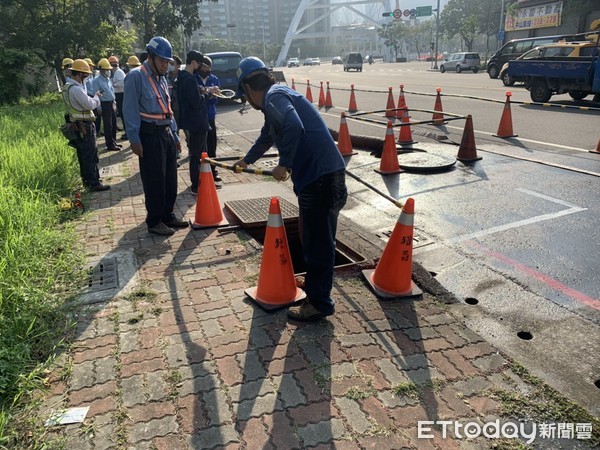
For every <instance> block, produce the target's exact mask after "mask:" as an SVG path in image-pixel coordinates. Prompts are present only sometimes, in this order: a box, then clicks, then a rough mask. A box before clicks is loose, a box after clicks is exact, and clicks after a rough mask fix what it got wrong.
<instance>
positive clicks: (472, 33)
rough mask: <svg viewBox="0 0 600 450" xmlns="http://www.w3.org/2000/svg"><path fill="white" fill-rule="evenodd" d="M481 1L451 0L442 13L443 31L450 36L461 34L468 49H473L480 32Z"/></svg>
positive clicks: (441, 25) (441, 24)
mask: <svg viewBox="0 0 600 450" xmlns="http://www.w3.org/2000/svg"><path fill="white" fill-rule="evenodd" d="M480 3H482V2H480V1H479V0H450V1H449V2H448V4H447V5H446V7H445V8H444V10H443V11H442V13H441V14H440V27H441V29H442V32H443V33H444V34H445V35H446V36H448V37H449V38H452V37H453V36H455V35H457V34H459V35H460V36H461V38H462V40H463V42H464V44H465V47H466V48H467V50H468V51H472V49H473V43H474V41H475V37H477V33H478V32H479V29H478V22H479V15H480V11H481V5H480ZM485 3H487V2H485ZM484 6H485V7H487V5H484Z"/></svg>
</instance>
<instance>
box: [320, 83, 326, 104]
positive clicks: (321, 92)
mask: <svg viewBox="0 0 600 450" xmlns="http://www.w3.org/2000/svg"><path fill="white" fill-rule="evenodd" d="M318 105H319V108H321V107H323V106H325V92H324V91H323V82H322V81H321V89H320V90H319V103H318Z"/></svg>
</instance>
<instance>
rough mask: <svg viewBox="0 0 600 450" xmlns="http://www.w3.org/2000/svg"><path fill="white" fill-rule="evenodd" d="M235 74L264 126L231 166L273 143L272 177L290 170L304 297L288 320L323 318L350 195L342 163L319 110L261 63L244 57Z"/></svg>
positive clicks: (283, 175) (326, 313) (252, 158)
mask: <svg viewBox="0 0 600 450" xmlns="http://www.w3.org/2000/svg"><path fill="white" fill-rule="evenodd" d="M237 75H238V80H239V85H238V93H237V94H238V96H241V95H244V96H245V97H246V99H247V100H248V102H249V103H250V105H252V107H253V108H254V109H258V110H260V111H262V113H263V114H264V116H265V123H264V125H263V127H262V129H261V131H260V136H259V137H258V138H257V139H256V141H255V143H254V145H252V147H251V148H250V150H249V151H248V153H246V156H244V158H243V159H241V160H239V161H238V162H236V163H235V165H236V166H238V167H241V168H246V167H247V166H248V165H249V164H252V163H254V162H255V161H257V160H258V159H259V158H260V157H261V156H262V155H264V153H265V152H266V151H267V150H268V149H269V148H270V147H271V146H272V145H274V144H275V145H276V146H277V149H278V150H279V164H278V165H277V166H276V167H275V168H274V169H273V177H274V178H275V179H276V180H278V181H284V180H286V179H287V178H288V177H289V176H290V175H289V173H290V172H291V178H292V182H293V185H294V192H295V193H296V195H297V196H298V207H299V212H300V218H299V220H300V222H299V225H300V238H301V241H302V250H303V254H304V261H305V262H306V276H305V286H304V289H305V291H306V294H307V299H306V301H304V303H302V304H301V305H300V306H293V307H290V308H289V310H288V317H289V318H290V319H292V320H297V321H316V320H320V319H323V318H324V317H326V316H329V315H331V314H333V313H334V310H335V304H334V301H333V299H332V298H331V289H332V285H333V267H334V265H335V235H336V230H337V221H338V216H339V212H340V210H341V209H342V208H343V206H344V205H345V204H346V199H347V196H348V192H347V190H346V182H345V163H344V159H343V158H342V156H341V154H340V152H339V151H338V149H337V146H336V145H335V142H334V141H333V139H332V137H331V134H330V133H329V130H328V129H327V125H326V124H325V122H324V121H323V118H322V117H321V115H320V114H319V111H317V109H316V108H315V107H314V106H313V105H312V103H310V102H309V101H308V100H306V98H305V97H304V96H303V95H301V94H299V93H298V92H296V91H294V90H293V89H291V88H289V87H287V86H283V85H279V84H277V83H276V81H275V78H274V77H273V74H272V73H270V72H269V70H268V68H267V67H266V66H265V64H264V63H263V62H262V61H261V60H260V59H258V58H255V57H248V58H244V59H243V60H242V61H241V62H240V65H239V68H238V71H237Z"/></svg>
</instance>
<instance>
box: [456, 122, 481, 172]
mask: <svg viewBox="0 0 600 450" xmlns="http://www.w3.org/2000/svg"><path fill="white" fill-rule="evenodd" d="M456 159H458V160H459V161H461V162H463V163H471V162H474V161H479V160H480V159H481V157H480V156H477V148H476V147H475V134H474V132H473V118H472V117H471V115H470V114H469V115H468V116H467V121H466V122H465V129H464V131H463V135H462V139H461V141H460V146H459V147H458V155H457V156H456Z"/></svg>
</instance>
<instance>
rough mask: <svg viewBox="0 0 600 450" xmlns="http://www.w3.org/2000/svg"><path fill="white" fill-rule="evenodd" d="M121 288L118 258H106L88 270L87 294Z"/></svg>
mask: <svg viewBox="0 0 600 450" xmlns="http://www.w3.org/2000/svg"><path fill="white" fill-rule="evenodd" d="M118 286H119V278H118V276H117V258H104V259H102V260H100V261H98V262H97V263H96V265H94V266H92V267H89V268H88V280H87V285H86V288H85V292H97V291H103V290H105V289H113V288H116V287H118Z"/></svg>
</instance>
